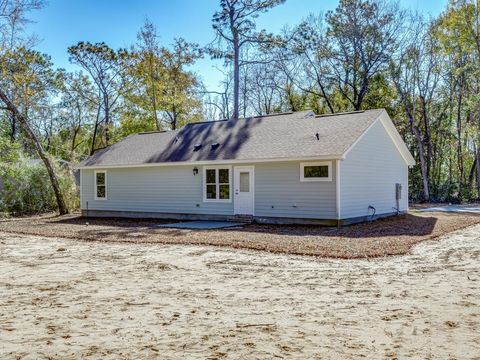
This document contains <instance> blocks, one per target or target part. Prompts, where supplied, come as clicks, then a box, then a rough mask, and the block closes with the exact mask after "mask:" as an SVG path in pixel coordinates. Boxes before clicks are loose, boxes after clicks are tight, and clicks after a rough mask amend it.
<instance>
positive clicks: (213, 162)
mask: <svg viewBox="0 0 480 360" xmlns="http://www.w3.org/2000/svg"><path fill="white" fill-rule="evenodd" d="M337 159H342V155H341V154H338V155H328V156H308V157H301V158H289V157H286V158H272V159H251V160H249V159H232V160H209V161H208V160H207V161H177V162H163V163H152V164H130V165H128V164H125V165H94V166H74V167H73V168H74V169H79V170H88V169H91V170H95V169H115V168H142V167H162V166H182V165H183V166H185V165H190V166H192V165H193V166H202V165H225V164H256V163H269V162H282V161H315V160H337Z"/></svg>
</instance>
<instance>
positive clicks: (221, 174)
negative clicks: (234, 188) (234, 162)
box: [218, 169, 230, 184]
mask: <svg viewBox="0 0 480 360" xmlns="http://www.w3.org/2000/svg"><path fill="white" fill-rule="evenodd" d="M218 178H219V179H220V184H228V183H230V181H229V179H228V169H219V170H218Z"/></svg>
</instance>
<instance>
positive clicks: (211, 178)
mask: <svg viewBox="0 0 480 360" xmlns="http://www.w3.org/2000/svg"><path fill="white" fill-rule="evenodd" d="M206 174H207V176H206V177H207V180H206V182H207V184H215V169H207V171H206Z"/></svg>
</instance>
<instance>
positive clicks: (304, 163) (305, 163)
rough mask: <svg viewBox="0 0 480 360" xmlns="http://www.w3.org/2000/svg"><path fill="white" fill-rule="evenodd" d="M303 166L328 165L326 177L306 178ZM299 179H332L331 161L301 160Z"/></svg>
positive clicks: (313, 180)
mask: <svg viewBox="0 0 480 360" xmlns="http://www.w3.org/2000/svg"><path fill="white" fill-rule="evenodd" d="M305 166H328V177H315V178H306V177H304V174H305V171H304V169H305ZM300 181H302V182H322V181H332V162H331V161H316V162H302V163H300Z"/></svg>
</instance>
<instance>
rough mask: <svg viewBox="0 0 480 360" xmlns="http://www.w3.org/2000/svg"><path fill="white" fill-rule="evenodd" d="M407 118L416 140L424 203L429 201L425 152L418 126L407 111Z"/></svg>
mask: <svg viewBox="0 0 480 360" xmlns="http://www.w3.org/2000/svg"><path fill="white" fill-rule="evenodd" d="M407 116H408V119H409V121H410V126H411V127H412V131H413V134H414V135H415V139H416V140H417V146H418V157H419V160H420V171H421V173H422V181H423V197H424V200H425V201H429V200H430V187H429V181H428V172H427V166H426V163H425V151H424V149H423V141H422V135H421V134H420V130H419V129H418V126H417V125H416V124H415V121H414V119H413V117H412V116H411V115H410V114H409V113H408V111H407Z"/></svg>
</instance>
